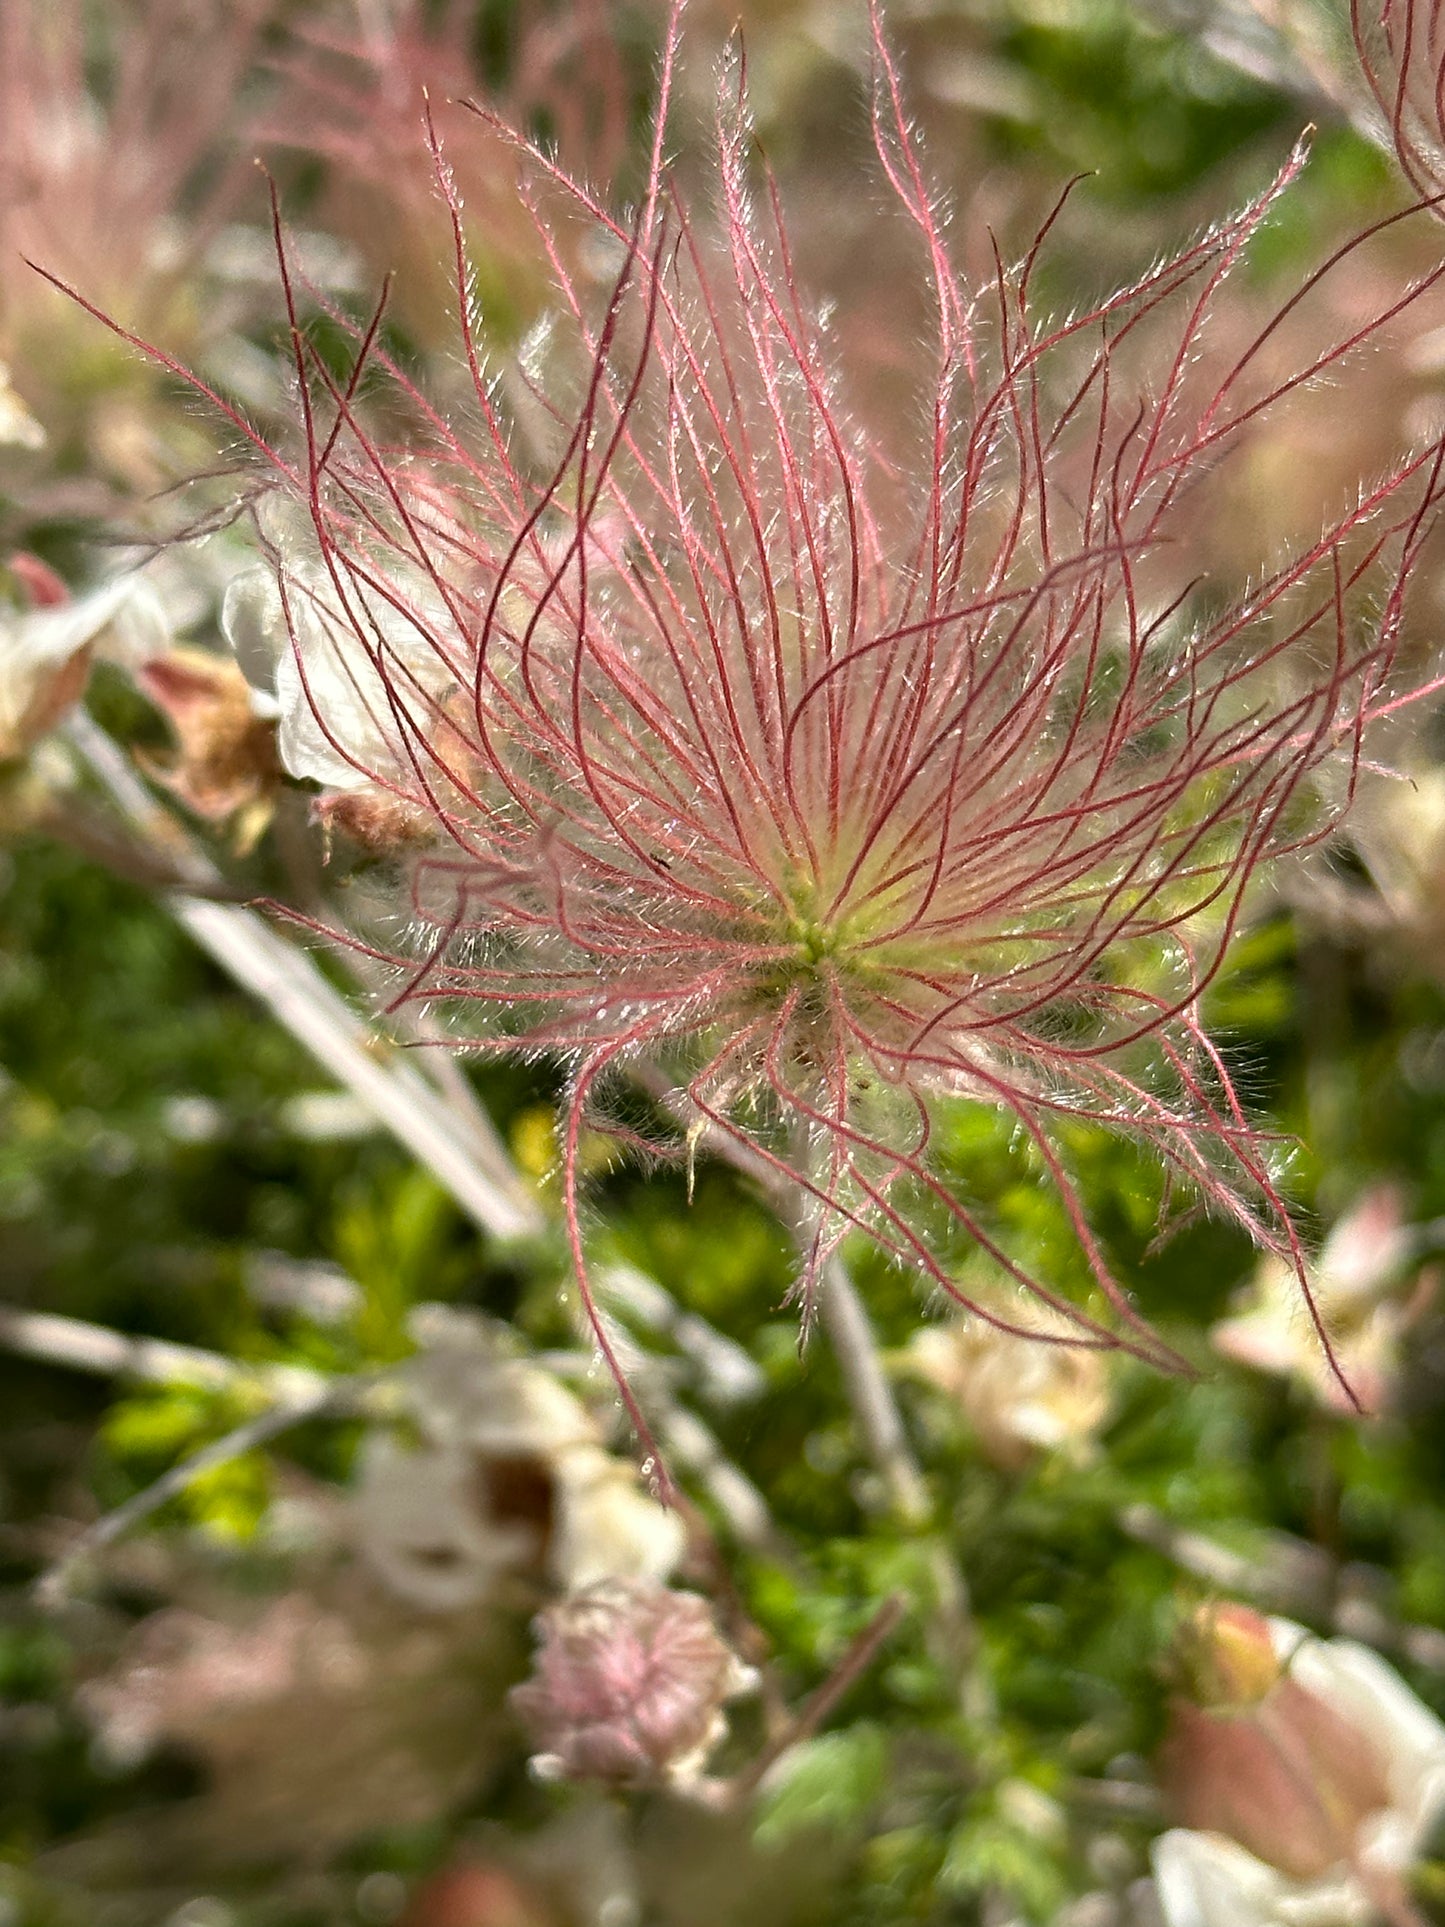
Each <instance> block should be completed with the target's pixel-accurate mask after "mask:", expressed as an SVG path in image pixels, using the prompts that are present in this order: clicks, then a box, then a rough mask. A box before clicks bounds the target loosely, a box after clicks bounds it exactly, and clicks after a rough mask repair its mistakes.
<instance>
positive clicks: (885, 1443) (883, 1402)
mask: <svg viewBox="0 0 1445 1927" xmlns="http://www.w3.org/2000/svg"><path fill="white" fill-rule="evenodd" d="M818 1321H819V1323H820V1324H821V1325H822V1327H823V1329H824V1331H825V1332H826V1333H827V1334H828V1342H829V1343H830V1344H831V1345H832V1347H833V1353H834V1356H835V1357H836V1358H837V1360H838V1366H839V1369H840V1370H841V1372H842V1374H843V1385H844V1389H845V1390H846V1392H847V1394H848V1403H849V1404H850V1405H851V1406H852V1408H853V1416H854V1417H855V1418H856V1419H857V1421H858V1429H859V1431H860V1432H861V1434H862V1436H863V1443H864V1445H865V1446H866V1447H867V1450H868V1455H869V1457H870V1458H871V1459H872V1461H873V1463H874V1465H875V1466H876V1468H877V1470H878V1473H879V1475H880V1477H881V1478H882V1480H883V1484H884V1486H885V1488H886V1489H887V1492H888V1498H889V1503H890V1504H891V1506H892V1507H893V1510H894V1511H895V1512H897V1514H898V1516H899V1518H900V1519H901V1520H903V1522H904V1523H905V1524H907V1525H910V1526H918V1525H922V1524H923V1523H924V1522H925V1521H926V1520H927V1519H928V1518H929V1516H930V1514H931V1513H932V1510H933V1505H932V1501H931V1499H930V1497H929V1492H928V1485H927V1481H926V1480H925V1479H924V1476H923V1473H922V1472H921V1471H920V1469H919V1465H918V1461H917V1460H916V1459H915V1458H914V1456H913V1451H912V1448H911V1447H910V1446H909V1443H908V1436H907V1434H906V1433H905V1431H904V1429H903V1416H902V1414H901V1413H900V1411H899V1410H898V1405H897V1401H896V1400H895V1399H894V1396H893V1387H892V1386H891V1385H890V1384H889V1382H888V1374H887V1373H886V1372H885V1371H884V1369H883V1360H882V1358H881V1356H880V1354H879V1351H878V1341H877V1339H876V1338H875V1337H874V1335H873V1326H872V1324H871V1323H870V1321H869V1318H868V1313H867V1311H866V1310H865V1309H864V1305H863V1301H862V1299H861V1298H860V1297H859V1296H858V1293H857V1291H856V1290H855V1288H854V1285H853V1280H852V1279H851V1278H850V1277H849V1276H848V1272H847V1268H846V1267H845V1265H844V1264H843V1261H842V1260H841V1259H840V1258H836V1257H835V1258H831V1259H830V1260H829V1262H828V1265H827V1269H826V1270H825V1272H824V1274H823V1288H822V1290H821V1291H820V1292H819V1294H818Z"/></svg>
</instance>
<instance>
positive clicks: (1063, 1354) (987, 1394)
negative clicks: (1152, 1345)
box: [905, 1293, 1112, 1472]
mask: <svg viewBox="0 0 1445 1927" xmlns="http://www.w3.org/2000/svg"><path fill="white" fill-rule="evenodd" d="M980 1302H982V1303H984V1304H985V1306H986V1308H987V1309H988V1310H990V1311H992V1312H994V1313H996V1314H997V1316H998V1317H999V1318H1000V1319H1002V1320H1003V1321H1004V1322H1005V1323H1006V1324H1009V1325H1014V1326H1018V1327H1020V1328H1021V1332H1027V1333H1030V1334H1032V1333H1037V1334H1038V1337H1033V1336H1028V1337H1025V1336H1022V1335H1020V1333H1016V1332H1012V1331H1004V1330H1002V1329H1001V1328H1000V1327H999V1326H998V1325H994V1324H991V1323H990V1322H989V1320H988V1319H987V1318H983V1317H979V1316H977V1315H969V1314H962V1315H960V1316H957V1317H952V1318H949V1319H947V1320H945V1321H944V1322H943V1323H942V1324H938V1325H929V1326H925V1327H924V1329H923V1330H922V1331H920V1332H919V1333H917V1335H916V1336H915V1337H914V1338H913V1340H912V1341H911V1343H910V1344H909V1346H908V1349H907V1352H906V1354H905V1357H906V1359H907V1361H908V1363H909V1365H910V1366H911V1367H912V1369H913V1370H914V1371H916V1372H917V1373H918V1375H919V1376H920V1377H921V1378H925V1379H927V1380H928V1381H929V1382H930V1383H931V1384H933V1385H935V1386H937V1388H938V1389H939V1391H941V1392H942V1393H943V1394H944V1395H945V1396H946V1397H947V1398H949V1399H950V1400H952V1401H953V1402H954V1403H955V1404H956V1405H957V1406H958V1407H959V1409H960V1410H961V1411H962V1413H963V1415H964V1417H965V1418H966V1419H967V1421H968V1423H969V1425H970V1427H971V1428H972V1430H973V1432H974V1434H975V1435H976V1437H977V1439H978V1442H979V1444H980V1446H981V1447H982V1449H983V1451H984V1454H985V1456H986V1457H987V1458H989V1459H991V1460H992V1461H993V1463H994V1464H995V1465H999V1466H1002V1467H1003V1468H1004V1470H1005V1471H1013V1472H1018V1471H1022V1470H1023V1469H1024V1468H1025V1467H1026V1466H1027V1465H1028V1463H1029V1462H1030V1460H1031V1459H1033V1458H1034V1457H1035V1456H1036V1455H1037V1454H1038V1453H1040V1452H1053V1451H1060V1452H1064V1453H1066V1454H1072V1455H1074V1456H1082V1455H1084V1454H1086V1453H1087V1452H1088V1450H1089V1447H1090V1443H1091V1441H1092V1438H1093V1435H1094V1433H1095V1432H1096V1431H1097V1430H1098V1428H1099V1427H1100V1426H1101V1425H1102V1424H1104V1422H1105V1421H1106V1419H1107V1418H1108V1416H1109V1408H1110V1405H1111V1402H1112V1400H1111V1393H1110V1387H1109V1364H1108V1361H1107V1360H1106V1359H1105V1357H1104V1355H1103V1353H1101V1352H1098V1351H1089V1350H1084V1349H1082V1348H1081V1347H1080V1346H1078V1345H1076V1344H1070V1343H1069V1342H1068V1341H1069V1339H1070V1338H1071V1337H1076V1336H1077V1327H1076V1326H1074V1325H1071V1324H1070V1323H1069V1322H1068V1321H1067V1320H1066V1319H1064V1318H1063V1317H1061V1316H1060V1315H1058V1314H1057V1313H1054V1312H1051V1311H1050V1310H1049V1308H1048V1307H1047V1306H1045V1305H1040V1304H1038V1303H1037V1302H1035V1301H1034V1300H1031V1299H1026V1298H1024V1296H1023V1294H1022V1293H1019V1294H1017V1295H1015V1296H1013V1297H1010V1298H1007V1299H1004V1298H1001V1297H1000V1298H985V1299H982V1300H981V1301H980ZM1040 1339H1042V1340H1045V1341H1051V1340H1057V1341H1058V1342H1044V1343H1040V1342H1039V1341H1040Z"/></svg>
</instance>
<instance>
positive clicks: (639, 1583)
mask: <svg viewBox="0 0 1445 1927" xmlns="http://www.w3.org/2000/svg"><path fill="white" fill-rule="evenodd" d="M537 1626H538V1631H539V1634H540V1636H541V1642H542V1644H541V1650H540V1651H539V1653H538V1655H537V1663H536V1669H535V1671H534V1674H533V1677H532V1678H531V1679H530V1680H528V1681H527V1682H526V1683H525V1684H524V1685H522V1686H517V1687H514V1688H513V1690H512V1693H511V1696H510V1697H511V1703H512V1705H513V1707H515V1709H516V1711H517V1713H518V1714H519V1716H520V1717H521V1719H522V1721H523V1723H524V1724H525V1725H526V1727H527V1728H528V1730H529V1732H530V1734H531V1736H532V1739H533V1742H534V1744H535V1746H536V1748H537V1751H536V1754H535V1755H534V1758H533V1761H532V1766H533V1770H534V1771H535V1772H537V1773H538V1774H539V1775H540V1776H542V1777H543V1778H547V1779H567V1780H611V1781H615V1782H619V1783H622V1784H625V1785H630V1786H638V1785H643V1786H645V1785H657V1784H668V1785H673V1786H677V1785H686V1784H687V1783H688V1782H696V1780H697V1779H698V1777H699V1775H700V1774H701V1772H702V1769H703V1768H704V1766H705V1765H706V1764H707V1759H708V1755H709V1754H710V1753H711V1752H712V1750H713V1748H714V1747H715V1746H716V1745H717V1743H718V1741H719V1740H720V1739H721V1738H722V1737H723V1734H724V1733H725V1731H726V1722H725V1720H724V1717H723V1711H722V1709H723V1706H724V1704H725V1703H726V1702H727V1701H728V1700H730V1699H734V1698H736V1697H737V1695H738V1694H740V1693H744V1692H747V1691H748V1690H749V1688H750V1687H751V1686H752V1685H753V1683H754V1678H755V1675H754V1674H753V1672H752V1670H751V1668H749V1667H746V1666H744V1665H743V1664H742V1663H741V1662H740V1661H739V1659H738V1657H737V1655H736V1654H735V1653H734V1652H733V1650H732V1648H731V1647H730V1646H728V1645H727V1644H725V1642H724V1641H723V1640H722V1638H721V1637H720V1636H719V1634H718V1631H717V1628H716V1627H715V1626H714V1624H713V1619H712V1613H711V1611H710V1609H709V1607H708V1604H707V1601H706V1600H704V1599H700V1598H699V1597H698V1596H697V1594H696V1593H686V1592H673V1591H671V1590H669V1588H668V1587H666V1586H659V1585H655V1584H652V1583H650V1582H648V1581H644V1580H632V1581H618V1580H610V1581H606V1582H604V1583H603V1584H601V1585H597V1586H592V1587H590V1588H588V1590H587V1591H585V1592H580V1593H575V1594H574V1595H573V1596H572V1597H571V1598H570V1599H564V1600H560V1601H559V1602H558V1603H557V1604H556V1605H554V1606H550V1607H548V1609H547V1610H546V1612H544V1613H542V1614H540V1615H539V1617H538V1621H537Z"/></svg>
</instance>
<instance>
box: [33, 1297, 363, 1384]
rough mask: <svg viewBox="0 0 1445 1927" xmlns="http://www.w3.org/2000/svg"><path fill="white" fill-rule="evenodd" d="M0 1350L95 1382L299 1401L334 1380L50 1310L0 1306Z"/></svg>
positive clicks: (296, 1367) (303, 1368)
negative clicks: (252, 1392) (250, 1392)
mask: <svg viewBox="0 0 1445 1927" xmlns="http://www.w3.org/2000/svg"><path fill="white" fill-rule="evenodd" d="M0 1347H3V1349H4V1350H6V1351H8V1352H14V1353H17V1354H18V1355H19V1356H20V1357H22V1358H33V1359H37V1360H39V1361H41V1362H42V1363H44V1364H47V1365H59V1366H63V1367H65V1368H66V1369H68V1370H70V1371H76V1372H90V1373H93V1374H94V1375H95V1376H96V1377H100V1378H137V1379H140V1380H141V1381H142V1382H143V1383H146V1384H152V1385H197V1386H200V1387H202V1388H203V1389H205V1390H207V1391H218V1392H219V1391H226V1392H230V1391H238V1390H243V1389H246V1388H248V1387H251V1388H256V1389H259V1390H263V1391H265V1392H267V1393H268V1394H269V1395H270V1396H271V1397H273V1398H275V1399H278V1400H281V1401H289V1402H291V1403H302V1402H304V1401H305V1400H307V1399H309V1398H313V1397H315V1395H316V1394H317V1393H318V1392H320V1391H325V1390H328V1389H329V1388H330V1387H331V1386H332V1385H333V1384H334V1383H335V1380H333V1379H330V1378H327V1377H326V1376H325V1375H324V1374H323V1373H321V1372H314V1371H312V1370H310V1369H309V1368H308V1367H307V1366H305V1365H280V1364H255V1365H251V1364H237V1363H236V1361H235V1360H233V1359H230V1358H226V1357H224V1356H223V1355H222V1354H221V1353H220V1352H208V1351H202V1350H200V1349H199V1348H198V1347H196V1346H194V1345H173V1344H172V1343H171V1342H170V1341H169V1340H168V1339H164V1338H133V1337H131V1336H130V1335H129V1334H128V1333H125V1332H118V1331H112V1330H111V1329H110V1327H109V1326H107V1325H92V1324H88V1323H87V1322H86V1321H85V1320H84V1319H80V1318H62V1317H60V1316H59V1315H58V1314H56V1313H54V1312H40V1311H19V1310H17V1309H16V1308H15V1307H14V1306H11V1305H0Z"/></svg>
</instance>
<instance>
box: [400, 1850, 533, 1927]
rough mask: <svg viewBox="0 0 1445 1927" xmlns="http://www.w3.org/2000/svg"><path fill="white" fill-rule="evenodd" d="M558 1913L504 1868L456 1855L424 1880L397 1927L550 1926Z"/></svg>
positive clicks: (527, 1885) (485, 1861) (490, 1862)
mask: <svg viewBox="0 0 1445 1927" xmlns="http://www.w3.org/2000/svg"><path fill="white" fill-rule="evenodd" d="M555 1920H556V1915H555V1914H554V1913H553V1912H552V1910H551V1909H550V1908H549V1907H548V1906H547V1904H546V1902H545V1901H544V1900H543V1899H542V1898H541V1897H540V1895H538V1894H537V1893H536V1892H535V1890H534V1889H533V1888H532V1887H531V1886H530V1885H529V1884H526V1883H524V1882H523V1881H522V1880H521V1879H519V1878H518V1876H517V1875H516V1874H514V1873H512V1872H510V1871H509V1870H508V1869H507V1868H506V1867H501V1866H498V1865H497V1864H496V1863H495V1862H493V1861H487V1860H459V1861H456V1862H455V1863H454V1864H453V1865H452V1866H450V1867H444V1868H443V1869H442V1871H441V1872H440V1873H438V1874H434V1875H433V1876H432V1878H431V1879H430V1880H427V1881H424V1882H423V1883H422V1885H421V1886H420V1887H418V1888H417V1890H416V1892H415V1893H414V1894H413V1895H412V1897H411V1904H410V1906H409V1907H408V1908H407V1910H406V1912H405V1914H403V1916H402V1918H401V1922H400V1927H553V1923H554V1922H555Z"/></svg>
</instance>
